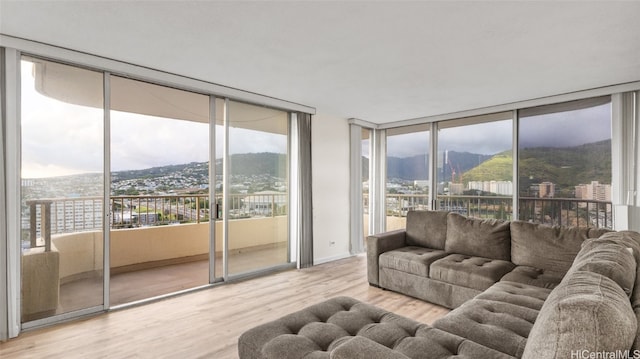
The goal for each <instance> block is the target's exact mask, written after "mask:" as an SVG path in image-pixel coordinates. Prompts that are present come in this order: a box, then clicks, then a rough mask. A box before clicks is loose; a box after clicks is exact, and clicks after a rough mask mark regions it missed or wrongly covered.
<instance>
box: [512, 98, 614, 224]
mask: <svg viewBox="0 0 640 359" xmlns="http://www.w3.org/2000/svg"><path fill="white" fill-rule="evenodd" d="M519 118H520V123H519V136H518V138H519V140H518V143H519V145H518V157H519V161H518V175H519V179H518V180H519V189H518V192H519V218H520V219H522V220H526V221H533V222H539V223H546V224H552V225H566V226H581V227H607V228H612V225H613V219H612V207H611V102H610V98H609V97H608V96H607V97H602V98H594V99H587V100H581V101H574V102H568V103H561V104H557V105H549V106H544V107H536V108H529V109H523V110H520V111H519Z"/></svg>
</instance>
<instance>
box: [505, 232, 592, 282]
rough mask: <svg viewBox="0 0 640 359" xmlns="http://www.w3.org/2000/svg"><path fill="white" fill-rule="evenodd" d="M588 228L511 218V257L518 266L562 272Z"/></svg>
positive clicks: (568, 266)
mask: <svg viewBox="0 0 640 359" xmlns="http://www.w3.org/2000/svg"><path fill="white" fill-rule="evenodd" d="M589 231H590V229H589V228H574V227H571V228H569V227H566V228H565V227H550V226H545V225H541V224H536V223H529V222H523V221H513V222H511V261H512V262H513V263H514V264H516V265H519V266H529V267H534V268H541V269H544V270H545V271H546V272H548V273H549V274H553V275H556V276H560V277H562V276H564V274H565V273H567V271H568V270H569V268H570V267H571V264H572V263H573V260H574V258H575V256H576V254H578V252H579V251H580V246H581V245H582V242H583V241H584V240H586V239H587V238H590V236H589Z"/></svg>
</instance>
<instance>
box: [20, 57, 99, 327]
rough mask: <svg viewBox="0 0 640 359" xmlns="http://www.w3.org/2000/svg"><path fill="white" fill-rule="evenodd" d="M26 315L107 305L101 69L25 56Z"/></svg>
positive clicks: (42, 315) (23, 267)
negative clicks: (104, 262)
mask: <svg viewBox="0 0 640 359" xmlns="http://www.w3.org/2000/svg"><path fill="white" fill-rule="evenodd" d="M21 65H22V74H21V78H20V79H21V85H22V92H21V99H22V104H21V107H22V108H21V112H22V118H21V145H22V149H21V153H22V156H21V157H22V159H21V168H22V171H21V184H22V186H21V207H22V211H21V232H22V236H21V237H22V238H21V248H22V251H21V253H22V260H21V263H22V265H21V278H22V283H21V286H22V288H21V299H22V300H21V309H22V313H21V314H22V315H21V318H22V319H21V322H23V323H24V322H31V321H36V320H40V319H44V318H47V317H51V316H59V315H63V314H68V313H71V312H78V314H81V313H82V312H87V311H91V310H92V308H94V310H95V308H97V310H100V309H102V307H101V306H102V305H103V276H102V273H103V243H104V236H103V229H102V228H103V213H104V211H103V208H104V207H103V206H104V203H103V195H104V170H103V169H104V161H103V158H104V152H103V148H104V141H103V137H104V131H103V128H104V112H103V109H102V102H103V75H102V73H100V72H94V71H89V70H85V69H80V68H77V67H71V66H67V65H62V64H58V63H55V62H51V61H45V60H41V59H35V58H30V57H23V58H22V64H21Z"/></svg>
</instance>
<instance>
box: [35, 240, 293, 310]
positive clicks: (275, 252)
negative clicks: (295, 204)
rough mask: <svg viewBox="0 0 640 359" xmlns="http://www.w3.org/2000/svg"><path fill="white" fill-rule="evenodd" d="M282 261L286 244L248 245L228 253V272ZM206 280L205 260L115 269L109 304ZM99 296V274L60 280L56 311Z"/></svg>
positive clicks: (90, 302) (218, 261) (219, 269)
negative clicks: (78, 278)
mask: <svg viewBox="0 0 640 359" xmlns="http://www.w3.org/2000/svg"><path fill="white" fill-rule="evenodd" d="M286 262H287V248H286V246H277V247H267V248H258V249H248V250H243V251H242V252H238V253H232V254H230V255H229V272H230V273H232V274H238V273H243V272H247V271H250V270H255V269H258V268H266V267H269V266H274V265H278V264H284V263H286ZM216 275H220V276H221V275H222V257H221V256H220V255H218V256H216ZM208 283H209V261H208V260H198V261H194V262H186V263H180V264H171V265H164V266H160V267H154V268H148V269H141V270H135V271H129V272H124V273H118V274H114V275H112V276H111V278H110V283H109V284H110V290H111V292H110V295H109V297H110V305H111V306H114V305H120V304H126V303H131V302H135V301H138V300H142V299H147V298H152V297H156V296H159V295H163V294H169V293H173V292H177V291H181V290H184V289H189V288H194V287H198V286H202V285H206V284H208ZM102 297H103V296H102V277H101V276H96V277H93V278H85V279H80V280H75V281H73V282H69V283H65V284H62V285H61V286H60V303H59V306H58V310H57V312H56V314H60V313H65V312H70V311H74V310H78V309H83V308H87V307H91V306H96V305H102V301H103V299H102ZM34 319H35V318H34Z"/></svg>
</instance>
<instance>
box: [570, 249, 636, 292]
mask: <svg viewBox="0 0 640 359" xmlns="http://www.w3.org/2000/svg"><path fill="white" fill-rule="evenodd" d="M574 271H588V272H595V273H599V274H602V275H603V276H605V277H608V278H610V279H612V280H613V281H614V282H616V283H617V284H618V285H619V286H620V288H622V290H623V291H624V292H625V293H626V294H627V296H631V292H632V290H633V287H634V284H635V281H636V258H635V257H634V256H633V248H630V247H625V246H624V245H622V244H621V243H617V242H613V241H602V240H599V239H598V238H593V239H587V240H586V241H585V242H584V243H583V244H582V249H581V250H580V252H578V255H577V256H576V259H575V261H574V262H573V265H572V266H571V268H570V269H569V272H567V275H570V273H572V272H574Z"/></svg>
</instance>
